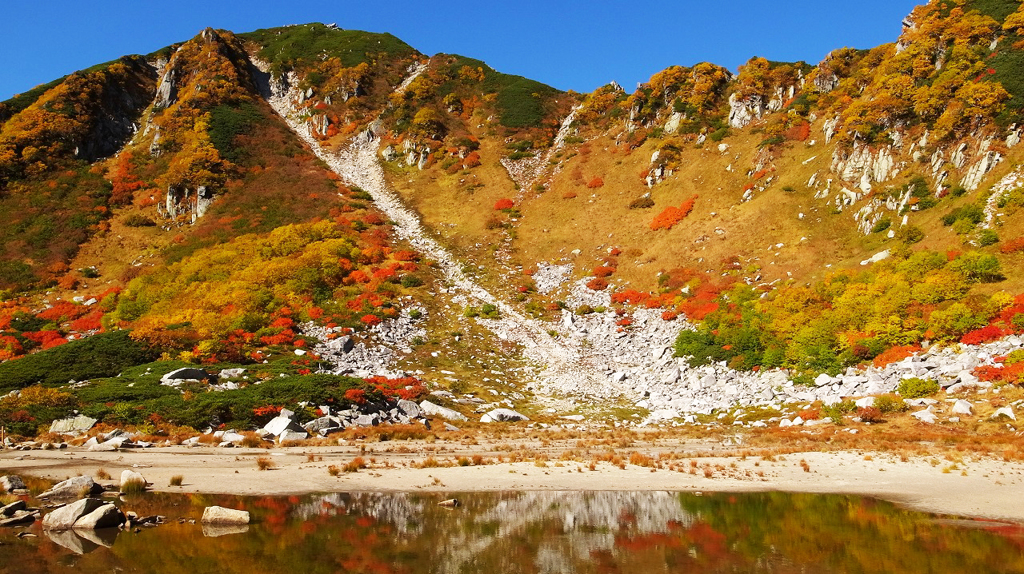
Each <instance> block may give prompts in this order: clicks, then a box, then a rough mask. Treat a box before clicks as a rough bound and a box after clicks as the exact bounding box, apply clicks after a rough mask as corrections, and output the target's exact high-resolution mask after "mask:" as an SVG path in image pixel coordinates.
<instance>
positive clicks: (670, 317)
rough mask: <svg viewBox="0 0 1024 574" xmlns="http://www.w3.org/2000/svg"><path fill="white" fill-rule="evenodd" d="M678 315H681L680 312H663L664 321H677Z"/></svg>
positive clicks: (662, 318)
mask: <svg viewBox="0 0 1024 574" xmlns="http://www.w3.org/2000/svg"><path fill="white" fill-rule="evenodd" d="M676 317H679V314H678V313H676V312H675V311H665V312H663V313H662V314H661V320H662V321H675V320H676Z"/></svg>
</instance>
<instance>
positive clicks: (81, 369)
mask: <svg viewBox="0 0 1024 574" xmlns="http://www.w3.org/2000/svg"><path fill="white" fill-rule="evenodd" d="M159 355H160V354H159V352H157V351H156V350H154V349H152V348H150V347H148V346H146V345H145V344H143V343H139V342H137V341H134V340H132V338H131V337H129V336H128V331H114V332H111V333H100V334H98V335H93V336H92V337H88V338H86V339H81V340H77V341H71V342H69V343H65V344H63V345H61V346H59V347H54V348H52V349H47V350H45V351H42V352H39V353H35V354H33V355H28V356H26V357H23V358H21V359H17V360H14V361H8V362H6V363H3V364H0V392H7V391H11V390H14V389H22V388H25V387H27V386H30V385H34V384H37V383H40V384H42V385H44V386H57V385H62V384H65V383H67V382H68V380H69V379H74V380H76V381H82V380H86V379H93V378H98V377H114V376H117V375H118V374H119V373H120V372H121V371H123V370H124V369H126V368H128V367H131V366H134V365H142V364H145V363H149V362H151V361H154V360H155V359H156V358H157V357H159Z"/></svg>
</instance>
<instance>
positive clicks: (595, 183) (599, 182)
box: [587, 177, 604, 189]
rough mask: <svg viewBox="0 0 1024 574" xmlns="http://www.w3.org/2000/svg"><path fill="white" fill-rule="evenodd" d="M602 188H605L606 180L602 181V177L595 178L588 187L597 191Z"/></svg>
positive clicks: (589, 182) (588, 183)
mask: <svg viewBox="0 0 1024 574" xmlns="http://www.w3.org/2000/svg"><path fill="white" fill-rule="evenodd" d="M602 186H604V180H603V179H601V178H600V177H595V178H594V179H592V180H590V181H588V182H587V187H589V188H590V189H597V188H598V187H602Z"/></svg>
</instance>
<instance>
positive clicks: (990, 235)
mask: <svg viewBox="0 0 1024 574" xmlns="http://www.w3.org/2000/svg"><path fill="white" fill-rule="evenodd" d="M996 243H999V234H998V233H996V232H995V231H993V230H991V229H982V230H981V231H979V232H978V245H980V246H982V247H988V246H989V245H995V244H996Z"/></svg>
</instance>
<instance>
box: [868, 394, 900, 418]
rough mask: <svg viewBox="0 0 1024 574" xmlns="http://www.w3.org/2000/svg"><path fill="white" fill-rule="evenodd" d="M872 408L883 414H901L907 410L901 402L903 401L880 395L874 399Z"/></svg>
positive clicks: (893, 396)
mask: <svg viewBox="0 0 1024 574" xmlns="http://www.w3.org/2000/svg"><path fill="white" fill-rule="evenodd" d="M874 407H875V408H876V409H878V410H879V411H881V412H882V413H883V414H888V413H901V412H903V411H906V410H907V408H908V407H907V404H906V403H904V402H903V399H901V398H899V397H897V396H895V395H880V396H877V397H875V404H874Z"/></svg>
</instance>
